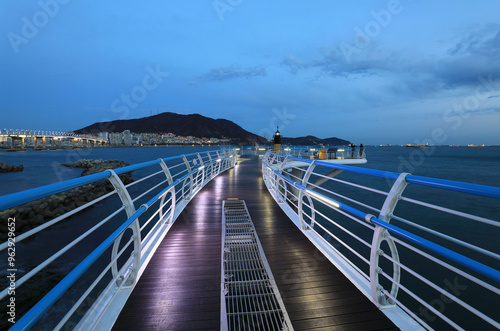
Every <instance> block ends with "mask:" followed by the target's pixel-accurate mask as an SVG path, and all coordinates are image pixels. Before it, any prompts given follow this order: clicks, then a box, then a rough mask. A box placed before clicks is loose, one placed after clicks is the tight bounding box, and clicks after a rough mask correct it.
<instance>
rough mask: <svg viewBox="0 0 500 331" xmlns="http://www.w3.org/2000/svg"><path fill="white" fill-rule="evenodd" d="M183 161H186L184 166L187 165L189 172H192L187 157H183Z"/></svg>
mask: <svg viewBox="0 0 500 331" xmlns="http://www.w3.org/2000/svg"><path fill="white" fill-rule="evenodd" d="M182 160H183V161H184V164H185V165H186V168H187V171H188V172H191V166H190V165H189V161H188V160H187V158H186V155H184V154H183V155H182Z"/></svg>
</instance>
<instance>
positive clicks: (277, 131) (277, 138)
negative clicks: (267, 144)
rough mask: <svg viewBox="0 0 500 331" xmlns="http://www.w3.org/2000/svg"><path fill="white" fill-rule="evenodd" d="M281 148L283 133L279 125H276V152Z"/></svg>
mask: <svg viewBox="0 0 500 331" xmlns="http://www.w3.org/2000/svg"><path fill="white" fill-rule="evenodd" d="M280 149H281V134H280V130H279V126H278V127H276V132H275V133H274V152H275V153H278V152H279V150H280Z"/></svg>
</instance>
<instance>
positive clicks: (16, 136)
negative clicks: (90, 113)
mask: <svg viewBox="0 0 500 331" xmlns="http://www.w3.org/2000/svg"><path fill="white" fill-rule="evenodd" d="M0 146H1V147H3V148H7V151H8V152H13V151H24V150H26V148H33V150H34V151H41V150H47V149H51V150H54V149H63V148H95V147H106V146H109V141H107V140H105V139H101V138H99V137H97V136H95V135H91V134H75V133H73V132H60V131H40V130H15V129H3V130H0Z"/></svg>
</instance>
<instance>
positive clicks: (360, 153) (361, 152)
mask: <svg viewBox="0 0 500 331" xmlns="http://www.w3.org/2000/svg"><path fill="white" fill-rule="evenodd" d="M363 149H364V146H363V144H359V157H363Z"/></svg>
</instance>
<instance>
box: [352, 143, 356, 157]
mask: <svg viewBox="0 0 500 331" xmlns="http://www.w3.org/2000/svg"><path fill="white" fill-rule="evenodd" d="M355 151H356V145H354V144H351V159H354V152H355Z"/></svg>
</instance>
